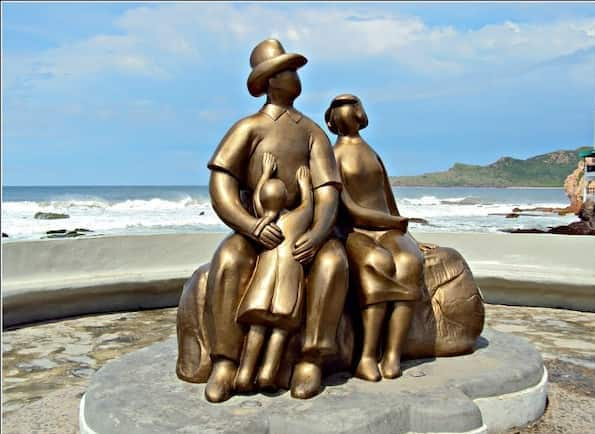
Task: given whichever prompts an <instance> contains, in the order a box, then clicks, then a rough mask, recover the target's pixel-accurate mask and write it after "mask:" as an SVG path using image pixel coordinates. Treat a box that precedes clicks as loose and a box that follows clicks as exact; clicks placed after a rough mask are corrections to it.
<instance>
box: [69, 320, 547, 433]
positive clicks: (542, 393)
mask: <svg viewBox="0 0 595 434" xmlns="http://www.w3.org/2000/svg"><path fill="white" fill-rule="evenodd" d="M176 351H177V348H176V341H175V338H171V339H169V340H167V341H165V342H162V343H159V344H155V345H152V346H150V347H147V348H144V349H142V350H139V351H136V352H133V353H130V354H128V355H126V356H124V357H121V358H119V359H117V360H114V361H112V362H110V363H109V364H107V365H106V366H105V367H103V368H102V369H101V370H100V371H98V372H97V374H96V375H95V376H94V378H93V380H92V381H91V384H90V386H89V388H88V389H87V392H86V394H85V395H84V397H83V399H82V400H81V407H80V428H81V433H83V434H91V433H96V434H111V433H126V434H133V433H174V432H176V433H239V432H242V433H259V434H260V433H262V434H265V433H268V434H277V433H299V434H305V433H362V432H367V433H473V434H483V433H488V432H499V431H502V430H506V429H508V428H511V427H514V426H522V425H524V424H527V423H529V422H531V421H533V420H535V419H537V418H539V417H540V416H541V415H542V414H543V412H544V409H545V404H546V396H547V372H546V370H545V368H544V366H543V361H542V358H541V355H540V354H539V353H538V352H537V350H536V349H535V348H534V347H533V346H532V345H531V344H530V343H528V342H527V341H526V340H524V339H522V338H518V337H515V336H512V335H509V334H504V333H499V332H495V331H492V330H484V334H483V335H482V337H481V338H480V339H479V340H478V348H477V350H476V351H475V353H473V354H470V355H465V356H458V357H449V358H438V359H420V360H411V361H407V362H404V374H403V377H401V378H399V379H396V380H383V381H381V382H378V383H371V382H366V381H362V380H359V379H356V378H349V376H348V375H346V374H336V375H334V376H332V377H330V378H328V379H327V380H326V383H325V388H324V390H323V392H322V393H321V394H320V395H319V396H317V397H315V398H313V399H310V400H297V399H293V398H291V397H290V395H289V392H287V391H283V392H282V393H279V394H276V395H264V394H261V393H256V394H252V395H242V396H234V397H233V398H231V399H230V400H229V401H227V402H225V403H222V404H210V403H209V402H207V401H206V400H205V398H204V387H205V385H204V384H190V383H185V382H183V381H181V380H179V379H178V378H177V377H176V375H175V362H176Z"/></svg>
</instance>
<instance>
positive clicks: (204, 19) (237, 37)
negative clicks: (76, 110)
mask: <svg viewBox="0 0 595 434" xmlns="http://www.w3.org/2000/svg"><path fill="white" fill-rule="evenodd" d="M370 10H371V12H370V13H368V14H362V13H361V12H356V11H354V10H351V6H349V5H346V4H344V5H336V6H334V7H324V8H321V7H317V6H313V5H307V4H306V5H302V4H300V5H291V7H287V6H286V7H283V8H280V7H278V6H274V5H267V6H264V5H234V4H196V3H176V4H159V5H156V6H153V5H151V6H142V7H136V8H133V9H130V10H128V11H127V12H125V13H124V14H123V15H121V16H120V17H119V18H117V19H116V21H115V25H116V27H117V28H118V29H119V32H118V34H110V35H108V34H104V35H96V36H94V37H92V38H88V39H84V40H81V41H77V42H74V43H71V44H69V45H65V46H61V47H58V48H55V49H52V50H49V51H46V52H44V53H40V54H38V55H35V56H34V57H33V58H31V59H29V67H30V71H29V73H33V72H35V73H37V74H46V78H47V77H51V78H55V77H70V79H72V78H76V77H88V76H93V75H94V74H100V73H105V72H117V73H122V74H134V75H139V76H149V77H154V78H171V77H175V75H176V71H178V69H179V68H184V66H187V65H189V64H192V65H195V64H196V63H197V62H199V61H201V60H204V61H205V62H210V61H213V60H214V59H216V58H217V56H220V55H221V54H222V53H226V55H227V53H229V55H242V56H244V57H245V58H246V63H247V62H248V60H247V59H248V56H249V53H248V52H247V51H248V50H249V47H251V46H252V45H254V44H255V43H256V42H258V41H259V40H261V39H264V38H266V37H271V36H275V37H278V38H279V39H281V41H282V42H283V43H284V44H285V45H286V48H287V49H289V50H296V51H300V52H302V53H304V54H305V55H306V56H307V57H309V58H311V60H315V61H316V62H327V61H328V62H338V61H339V62H342V63H350V62H358V61H367V60H368V59H374V58H385V59H390V60H391V61H393V62H394V64H395V66H396V67H402V68H407V69H409V70H411V71H413V72H415V73H418V74H423V75H426V76H430V77H463V76H466V75H468V74H473V73H484V72H486V71H487V72H489V73H491V74H499V73H510V71H514V70H519V71H521V70H523V69H526V68H527V67H530V66H531V65H533V64H537V63H542V62H546V61H548V60H549V59H553V58H557V57H560V56H564V55H568V54H571V53H573V52H575V51H577V50H581V49H585V48H588V47H592V46H594V45H595V18H584V19H568V20H560V21H552V22H544V23H541V24H525V23H519V22H511V21H505V22H503V23H501V24H495V25H488V26H485V27H482V28H480V29H477V30H459V29H456V28H454V27H451V26H430V25H428V24H426V23H424V22H423V21H422V20H421V19H420V18H418V17H415V16H403V15H396V14H391V13H382V5H375V7H374V9H373V12H372V9H370ZM240 49H241V50H240ZM33 65H37V66H36V67H35V68H34V67H33ZM51 78H50V79H51ZM32 79H34V78H32Z"/></svg>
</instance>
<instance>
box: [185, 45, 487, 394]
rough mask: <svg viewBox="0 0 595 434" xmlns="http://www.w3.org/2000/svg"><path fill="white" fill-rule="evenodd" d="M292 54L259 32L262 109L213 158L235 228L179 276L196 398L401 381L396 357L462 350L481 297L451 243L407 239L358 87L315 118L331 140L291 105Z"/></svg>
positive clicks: (213, 184)
mask: <svg viewBox="0 0 595 434" xmlns="http://www.w3.org/2000/svg"><path fill="white" fill-rule="evenodd" d="M306 62H307V60H306V58H305V57H304V56H301V55H299V54H293V53H286V52H285V50H284V48H283V46H282V45H281V43H280V42H279V41H277V40H275V39H268V40H265V41H262V42H261V43H259V44H258V45H257V46H256V47H255V48H254V50H253V51H252V54H251V57H250V65H251V68H252V71H251V73H250V76H249V78H248V82H247V85H248V90H249V92H250V93H251V94H252V95H253V96H255V97H258V96H262V95H266V103H265V105H264V106H263V107H262V109H261V110H260V111H259V112H257V113H255V114H253V115H250V116H248V117H245V118H243V119H241V120H239V121H238V122H236V123H235V124H234V125H233V126H232V127H231V128H230V129H229V131H228V132H227V134H226V135H225V136H224V138H223V139H222V141H221V142H220V144H219V146H218V147H217V149H216V151H215V153H214V155H213V156H212V158H211V160H210V161H209V164H208V167H209V169H210V170H211V177H210V183H209V188H210V195H211V201H212V205H213V208H214V210H215V212H216V213H217V215H218V216H219V217H220V218H221V220H223V221H224V222H225V223H226V224H227V225H228V226H229V227H230V228H231V229H232V230H233V233H232V234H231V235H229V236H228V237H226V238H225V239H224V240H223V241H222V242H221V244H220V245H219V247H218V248H217V250H216V251H215V254H214V255H213V259H212V261H211V262H210V264H205V265H203V266H201V267H200V268H199V269H198V270H196V272H195V273H194V274H193V276H192V278H191V279H190V280H189V281H188V282H187V283H186V285H185V287H184V290H183V293H182V296H181V298H180V304H179V308H178V319H177V321H178V323H177V332H178V363H177V374H178V376H179V377H180V378H181V379H183V380H186V381H191V382H198V383H202V382H206V383H207V385H206V388H205V396H206V398H207V399H208V400H209V401H211V402H222V401H225V400H227V399H229V398H230V397H231V396H233V395H234V394H235V393H249V392H254V391H258V390H274V389H287V388H288V389H290V390H291V395H292V396H293V397H295V398H302V399H305V398H310V397H312V396H315V395H317V394H318V393H320V391H321V390H322V387H323V380H324V376H325V375H328V374H332V373H334V372H337V371H341V370H349V371H351V372H352V373H353V374H354V376H356V377H358V378H361V379H363V380H368V381H379V380H381V379H382V378H386V379H394V378H397V377H399V376H400V375H401V364H400V361H401V358H403V357H426V356H449V355H457V354H463V353H468V352H471V351H473V349H474V345H475V341H476V339H477V337H478V336H479V334H480V333H481V330H482V328H483V321H484V311H483V304H482V299H481V295H480V292H479V290H478V288H477V286H476V284H475V282H474V281H473V276H472V274H471V271H470V270H469V267H468V266H467V264H466V263H465V261H464V259H463V258H462V257H461V256H460V255H459V254H458V252H456V251H455V250H453V249H449V248H445V247H438V246H434V245H428V244H424V243H419V242H417V241H416V240H415V239H414V238H413V236H412V235H411V234H410V232H409V231H408V225H407V223H408V219H407V218H406V217H403V216H401V215H400V213H399V210H398V207H397V204H396V201H395V198H394V196H393V192H392V189H391V186H390V183H389V180H388V176H387V173H386V170H385V168H384V165H383V162H382V160H381V159H380V157H379V156H378V155H377V154H376V152H375V151H374V150H373V149H372V147H371V146H370V145H368V144H367V143H366V141H365V140H364V139H363V138H362V137H361V135H360V130H362V129H363V128H365V127H366V126H367V125H368V118H367V115H366V112H365V110H364V107H363V105H362V102H361V101H360V100H359V98H357V97H356V96H354V95H349V94H345V95H340V96H337V97H336V98H334V99H333V100H332V101H331V103H330V105H329V108H328V110H327V111H326V113H325V116H324V118H325V122H326V125H327V127H328V128H329V130H330V131H331V132H332V133H334V134H336V135H337V141H336V143H335V145H334V147H333V146H331V144H330V142H329V139H328V137H327V135H326V133H325V132H324V131H323V130H322V129H321V128H320V127H319V126H318V125H317V124H316V123H315V122H314V121H312V120H311V119H309V118H308V117H306V116H304V115H303V114H302V113H300V112H299V111H297V110H296V109H295V108H294V106H293V103H294V100H295V99H296V98H297V97H298V96H299V95H300V93H301V82H300V79H299V76H298V73H297V70H298V69H299V68H300V67H302V66H303V65H305V64H306Z"/></svg>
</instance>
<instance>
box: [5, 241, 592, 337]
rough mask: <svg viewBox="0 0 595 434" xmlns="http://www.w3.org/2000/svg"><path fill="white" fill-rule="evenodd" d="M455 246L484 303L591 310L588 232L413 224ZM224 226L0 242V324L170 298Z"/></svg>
mask: <svg viewBox="0 0 595 434" xmlns="http://www.w3.org/2000/svg"><path fill="white" fill-rule="evenodd" d="M414 235H415V237H416V238H417V239H418V240H420V241H425V242H430V243H435V244H438V245H441V246H444V247H453V248H455V249H456V250H458V251H459V252H460V253H461V254H462V255H463V257H464V258H465V259H466V261H467V262H468V263H469V266H470V267H471V270H472V271H473V274H474V276H475V279H476V281H477V282H478V284H479V286H480V287H481V289H482V292H483V295H484V298H485V300H486V301H487V302H488V303H502V304H513V305H522V306H545V307H564V308H570V309H576V310H582V311H595V267H593V252H595V237H579V236H564V235H522V234H520V235H513V234H503V233H496V234H494V233H473V234H469V233H458V234H446V233H427V232H426V233H424V232H417V231H415V232H414ZM224 236H225V234H224V233H198V234H197V233H194V234H167V235H135V236H104V237H96V238H78V239H65V240H38V241H17V242H3V243H2V261H3V264H2V265H3V274H2V284H3V288H2V309H3V327H9V326H13V325H18V324H27V323H31V322H35V321H45V320H50V319H56V318H65V317H68V316H74V315H83V314H89V313H101V312H116V311H122V310H137V309H148V308H158V307H169V306H176V305H177V303H178V299H179V296H180V293H181V290H182V285H183V284H184V282H185V281H186V280H187V279H188V278H189V277H190V275H191V274H192V272H193V271H194V270H195V269H196V268H197V267H198V266H199V265H200V264H202V263H204V262H207V261H209V260H210V259H211V256H212V253H213V251H214V250H215V248H216V246H217V244H218V243H219V242H220V240H221V239H222V238H223V237H224Z"/></svg>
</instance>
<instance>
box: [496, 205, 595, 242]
mask: <svg viewBox="0 0 595 434" xmlns="http://www.w3.org/2000/svg"><path fill="white" fill-rule="evenodd" d="M594 208H595V202H593V201H592V200H588V201H586V202H584V203H583V204H582V205H581V207H580V210H579V211H578V216H579V219H580V220H579V221H578V222H573V223H570V224H569V225H562V226H556V227H553V228H550V229H548V230H542V229H504V230H503V231H502V232H509V233H511V234H558V235H595V211H594Z"/></svg>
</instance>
